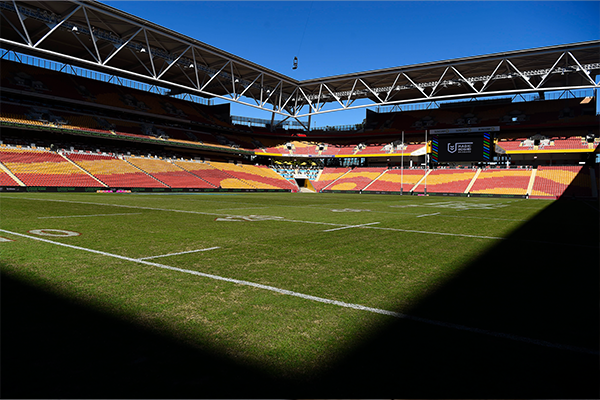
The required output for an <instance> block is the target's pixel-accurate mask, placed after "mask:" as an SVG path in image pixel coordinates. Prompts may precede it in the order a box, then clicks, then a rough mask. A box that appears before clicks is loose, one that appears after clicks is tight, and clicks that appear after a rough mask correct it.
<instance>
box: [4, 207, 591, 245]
mask: <svg viewBox="0 0 600 400" xmlns="http://www.w3.org/2000/svg"><path fill="white" fill-rule="evenodd" d="M2 198H9V199H18V200H33V201H54V202H59V203H74V204H89V205H93V206H108V207H122V208H135V209H141V210H153V211H169V212H175V213H185V214H198V215H212V216H217V217H222V216H226V217H234V218H248V217H247V216H244V215H230V214H217V213H208V212H202V211H189V210H174V209H169V208H157V207H142V206H130V205H124V204H110V203H92V202H87V201H72V200H57V199H32V198H27V197H14V196H2ZM274 218H279V219H275V221H282V222H296V223H303V224H316V225H329V226H346V225H345V224H336V223H331V222H319V221H302V220H293V219H284V218H282V217H274ZM365 229H384V230H389V231H395V232H407V233H421V234H426V235H442V236H456V237H468V238H477V239H490V240H512V241H517V242H525V243H543V244H553V245H559V246H572V247H584V248H592V249H597V248H598V247H599V246H590V245H585V244H575V243H557V242H548V241H544V240H530V239H529V240H521V239H509V238H504V237H497V236H480V235H466V234H462V233H446V232H430V231H417V230H411V229H399V228H381V227H377V226H365Z"/></svg>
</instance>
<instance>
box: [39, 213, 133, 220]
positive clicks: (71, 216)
mask: <svg viewBox="0 0 600 400" xmlns="http://www.w3.org/2000/svg"><path fill="white" fill-rule="evenodd" d="M140 214H141V213H118V214H88V215H61V216H56V217H38V219H48V218H81V217H106V216H111V215H140Z"/></svg>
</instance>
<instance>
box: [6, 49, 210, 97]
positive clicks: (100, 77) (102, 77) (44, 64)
mask: <svg viewBox="0 0 600 400" xmlns="http://www.w3.org/2000/svg"><path fill="white" fill-rule="evenodd" d="M0 52H1V55H0V60H9V61H14V62H18V63H21V64H26V65H31V66H34V67H38V68H44V69H49V70H52V71H57V72H61V73H65V74H70V75H75V76H81V77H83V78H88V79H94V80H96V81H101V82H106V83H112V84H114V85H119V86H124V87H128V88H131V89H137V90H142V91H145V92H150V93H156V94H160V95H163V96H166V95H168V94H169V89H166V88H163V87H160V86H156V85H149V84H147V83H144V82H139V81H135V80H131V79H127V78H122V77H119V76H116V75H110V74H105V73H103V72H98V71H92V70H89V69H85V68H80V67H76V66H73V65H70V64H65V63H60V62H56V61H50V60H46V59H43V58H39V57H33V56H29V55H27V54H22V53H17V52H15V51H10V50H6V49H2V48H0ZM169 97H172V98H177V99H180V100H185V101H190V102H193V103H199V104H204V105H207V106H211V105H213V102H212V100H209V99H204V98H202V97H199V96H194V95H190V94H189V93H182V94H177V95H173V96H169Z"/></svg>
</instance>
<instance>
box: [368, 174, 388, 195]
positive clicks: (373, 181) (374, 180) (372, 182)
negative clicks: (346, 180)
mask: <svg viewBox="0 0 600 400" xmlns="http://www.w3.org/2000/svg"><path fill="white" fill-rule="evenodd" d="M388 171H389V170H388V169H385V170H383V172H382V173H381V174H379V176H377V178H375V179H373V180H372V181H371V183H369V184H368V185H367V186H365V187H364V188H362V190H363V191H364V190H367V189H368V188H369V186H371V185H372V184H374V183H375V182H376V181H377V179H379V178H381V177H382V176H383V175H384V174H385V173H386V172H388Z"/></svg>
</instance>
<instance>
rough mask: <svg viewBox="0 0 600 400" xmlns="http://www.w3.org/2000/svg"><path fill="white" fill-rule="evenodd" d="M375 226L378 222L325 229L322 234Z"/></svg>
mask: <svg viewBox="0 0 600 400" xmlns="http://www.w3.org/2000/svg"><path fill="white" fill-rule="evenodd" d="M376 224H379V222H369V223H368V224H361V225H348V226H342V227H341V228H333V229H327V230H324V231H323V232H333V231H340V230H342V229H349V228H362V227H363V226H367V225H376Z"/></svg>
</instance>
